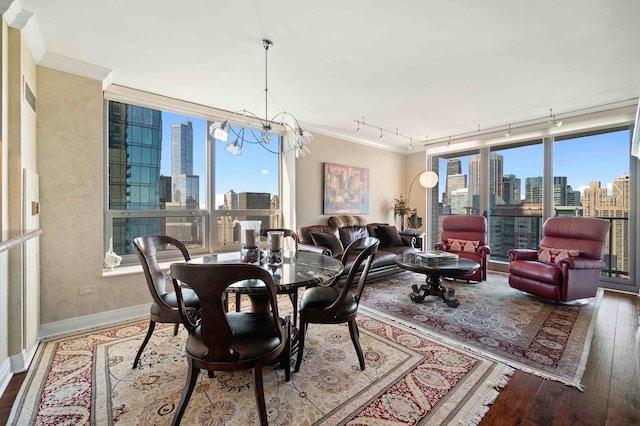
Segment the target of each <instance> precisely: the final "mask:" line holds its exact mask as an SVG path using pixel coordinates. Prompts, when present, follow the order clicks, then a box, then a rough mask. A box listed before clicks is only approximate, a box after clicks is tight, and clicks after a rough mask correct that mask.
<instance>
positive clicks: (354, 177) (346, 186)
mask: <svg viewBox="0 0 640 426" xmlns="http://www.w3.org/2000/svg"><path fill="white" fill-rule="evenodd" d="M323 213H324V214H366V213H369V169H363V168H361V167H351V166H343V165H340V164H333V163H324V211H323Z"/></svg>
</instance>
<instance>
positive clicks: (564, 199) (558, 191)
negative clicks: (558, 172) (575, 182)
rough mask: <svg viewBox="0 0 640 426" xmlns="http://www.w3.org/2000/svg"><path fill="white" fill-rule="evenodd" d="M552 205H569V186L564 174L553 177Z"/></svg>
mask: <svg viewBox="0 0 640 426" xmlns="http://www.w3.org/2000/svg"><path fill="white" fill-rule="evenodd" d="M553 205H554V206H568V205H569V186H568V185H567V177H566V176H554V177H553Z"/></svg>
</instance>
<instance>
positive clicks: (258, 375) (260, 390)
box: [253, 365, 269, 426]
mask: <svg viewBox="0 0 640 426" xmlns="http://www.w3.org/2000/svg"><path fill="white" fill-rule="evenodd" d="M253 391H254V393H255V395H256V404H257V405H258V414H259V415H260V425H261V426H267V425H268V424H269V422H268V421H267V404H266V403H265V400H264V387H263V385H262V366H261V365H256V366H255V367H253Z"/></svg>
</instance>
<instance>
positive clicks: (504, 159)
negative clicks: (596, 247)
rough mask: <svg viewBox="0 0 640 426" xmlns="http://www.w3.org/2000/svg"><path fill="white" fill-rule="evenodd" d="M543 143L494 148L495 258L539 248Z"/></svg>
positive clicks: (491, 196)
mask: <svg viewBox="0 0 640 426" xmlns="http://www.w3.org/2000/svg"><path fill="white" fill-rule="evenodd" d="M542 155H543V150H542V143H541V142H540V141H535V142H529V143H523V144H519V145H518V146H513V147H508V148H502V147H501V148H498V149H492V150H491V154H490V157H489V158H490V161H491V169H490V170H491V171H493V172H494V173H495V174H494V176H493V177H492V179H490V182H493V185H491V186H490V188H489V206H490V208H489V217H488V219H489V241H490V242H491V255H490V259H491V260H497V261H503V262H508V261H509V258H508V255H507V253H508V252H509V250H510V249H513V248H524V249H526V248H536V247H538V243H539V242H540V235H541V230H542V165H543V164H542Z"/></svg>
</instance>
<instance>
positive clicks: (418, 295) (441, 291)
mask: <svg viewBox="0 0 640 426" xmlns="http://www.w3.org/2000/svg"><path fill="white" fill-rule="evenodd" d="M411 289H412V290H413V293H411V294H410V295H409V297H410V298H411V300H412V301H413V302H415V303H421V302H422V301H424V299H425V297H427V296H438V297H440V298H441V299H442V300H443V301H444V303H446V304H447V306H450V307H452V308H457V307H458V305H460V302H459V301H458V299H456V298H454V297H453V296H454V295H455V294H456V290H455V289H453V288H447V287H444V286H443V285H442V277H441V276H440V275H438V276H429V275H427V283H426V284H423V285H421V286H419V287H418V285H417V284H414V285H412V286H411Z"/></svg>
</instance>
